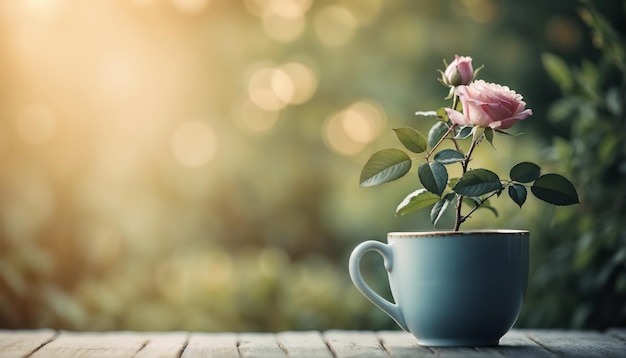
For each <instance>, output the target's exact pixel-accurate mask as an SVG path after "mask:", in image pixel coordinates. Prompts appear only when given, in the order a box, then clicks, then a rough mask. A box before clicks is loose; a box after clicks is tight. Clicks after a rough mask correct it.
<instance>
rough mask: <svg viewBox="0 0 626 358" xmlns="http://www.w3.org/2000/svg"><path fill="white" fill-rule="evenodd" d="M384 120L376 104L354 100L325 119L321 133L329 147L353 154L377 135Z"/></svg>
mask: <svg viewBox="0 0 626 358" xmlns="http://www.w3.org/2000/svg"><path fill="white" fill-rule="evenodd" d="M386 121H387V119H386V115H385V113H384V112H383V110H382V109H381V108H380V107H379V106H378V105H376V104H374V103H372V102H366V101H361V102H356V103H354V104H352V105H351V106H349V107H348V108H346V109H344V110H343V111H340V112H338V113H336V114H335V115H333V116H331V117H330V118H329V119H328V120H326V122H325V123H324V127H323V129H322V135H323V138H324V140H325V142H326V144H327V145H328V147H329V148H331V149H333V150H335V151H337V152H338V153H341V154H343V155H354V154H357V153H359V152H360V151H361V150H363V148H365V146H366V145H367V144H368V143H370V142H372V141H373V140H375V139H376V138H377V137H378V135H379V134H380V132H381V130H382V129H383V128H384V126H385V123H386Z"/></svg>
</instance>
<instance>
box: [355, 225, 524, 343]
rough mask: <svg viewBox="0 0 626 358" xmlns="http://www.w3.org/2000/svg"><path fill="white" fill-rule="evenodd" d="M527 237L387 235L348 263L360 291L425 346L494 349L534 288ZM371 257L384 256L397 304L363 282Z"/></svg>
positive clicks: (502, 233)
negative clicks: (528, 288) (530, 279)
mask: <svg viewBox="0 0 626 358" xmlns="http://www.w3.org/2000/svg"><path fill="white" fill-rule="evenodd" d="M529 237H530V235H529V232H528V231H521V230H519V231H518V230H491V231H463V232H453V231H443V232H412V233H411V232H406V233H389V234H388V236H387V241H388V243H387V244H385V243H382V242H380V241H365V242H363V243H361V244H360V245H358V246H357V247H356V248H355V249H354V250H353V251H352V254H351V256H350V267H349V269H350V277H351V278H352V282H354V285H355V286H356V288H357V289H358V290H359V291H360V292H361V293H362V294H363V295H364V296H365V297H367V298H368V299H369V300H370V301H372V303H374V304H375V305H376V306H377V307H378V308H380V309H381V310H383V311H384V312H385V313H387V314H388V315H389V316H390V317H391V318H393V320H394V321H396V323H397V324H398V325H399V326H400V327H402V329H404V330H405V331H408V332H410V333H411V334H413V335H414V336H415V337H416V338H417V340H418V343H419V344H421V345H425V346H439V347H451V346H495V345H498V342H499V340H500V338H501V337H502V336H503V335H504V334H505V333H506V332H508V331H509V329H511V327H513V324H514V323H515V321H516V320H517V317H518V315H519V313H520V310H521V308H522V302H523V299H524V294H525V293H526V285H527V282H528V264H529V257H528V255H529ZM368 251H375V252H378V253H379V254H380V255H382V256H383V259H384V266H385V269H386V270H387V272H388V276H389V286H390V288H391V293H392V295H393V299H394V301H395V303H392V302H389V301H387V300H386V299H384V298H382V297H381V296H380V295H378V294H377V293H376V292H374V291H373V290H372V289H371V288H370V287H369V286H368V285H367V284H366V283H365V281H364V280H363V277H362V276H361V271H360V261H361V258H362V257H363V255H364V254H365V253H366V252H368Z"/></svg>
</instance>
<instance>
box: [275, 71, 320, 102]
mask: <svg viewBox="0 0 626 358" xmlns="http://www.w3.org/2000/svg"><path fill="white" fill-rule="evenodd" d="M279 70H280V71H281V72H283V73H285V74H287V75H288V76H289V78H290V81H291V83H292V84H293V91H292V92H291V93H290V96H289V98H288V99H287V98H285V99H286V100H287V102H289V103H291V104H302V103H305V102H307V101H308V100H309V99H311V97H312V96H313V94H315V91H316V90H317V77H316V76H315V73H314V72H313V70H311V68H309V67H308V66H307V65H305V64H302V63H300V62H289V63H286V64H284V65H282V66H280V67H279Z"/></svg>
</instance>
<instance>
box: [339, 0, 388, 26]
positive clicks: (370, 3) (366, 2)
mask: <svg viewBox="0 0 626 358" xmlns="http://www.w3.org/2000/svg"><path fill="white" fill-rule="evenodd" d="M340 3H341V5H342V6H345V7H346V8H348V9H349V10H350V12H351V13H352V14H353V15H354V17H355V19H356V20H357V21H358V22H359V24H360V25H367V24H370V23H372V22H373V21H374V20H375V19H376V18H377V17H378V15H379V14H380V10H381V8H382V0H359V1H352V0H342V1H340Z"/></svg>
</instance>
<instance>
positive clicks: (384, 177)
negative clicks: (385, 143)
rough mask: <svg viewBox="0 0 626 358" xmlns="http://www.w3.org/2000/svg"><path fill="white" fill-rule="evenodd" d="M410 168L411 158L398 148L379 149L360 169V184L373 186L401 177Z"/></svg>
mask: <svg viewBox="0 0 626 358" xmlns="http://www.w3.org/2000/svg"><path fill="white" fill-rule="evenodd" d="M410 169H411V158H409V156H408V155H406V153H404V152H403V151H401V150H399V149H383V150H380V151H378V152H376V153H374V155H372V157H371V158H370V159H369V160H368V161H367V163H365V165H364V166H363V169H362V170H361V177H360V180H359V182H360V184H359V185H360V186H362V187H366V186H373V185H379V184H383V183H387V182H390V181H393V180H396V179H399V178H401V177H403V176H404V175H405V174H406V173H408V172H409V170H410Z"/></svg>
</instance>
